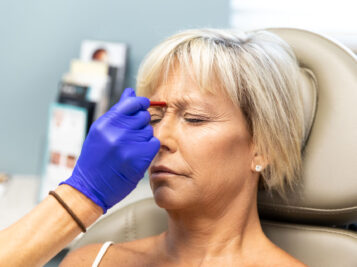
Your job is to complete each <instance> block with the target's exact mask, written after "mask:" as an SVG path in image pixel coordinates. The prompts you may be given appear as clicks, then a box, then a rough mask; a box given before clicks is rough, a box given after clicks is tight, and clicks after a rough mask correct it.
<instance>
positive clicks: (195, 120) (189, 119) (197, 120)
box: [185, 118, 206, 124]
mask: <svg viewBox="0 0 357 267" xmlns="http://www.w3.org/2000/svg"><path fill="white" fill-rule="evenodd" d="M185 121H187V122H189V123H196V124H198V123H203V122H205V121H206V120H203V119H197V118H185Z"/></svg>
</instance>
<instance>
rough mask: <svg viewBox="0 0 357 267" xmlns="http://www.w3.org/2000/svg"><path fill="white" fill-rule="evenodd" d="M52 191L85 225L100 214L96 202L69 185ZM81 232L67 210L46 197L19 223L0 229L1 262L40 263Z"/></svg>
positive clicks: (6, 263) (11, 264)
mask: <svg viewBox="0 0 357 267" xmlns="http://www.w3.org/2000/svg"><path fill="white" fill-rule="evenodd" d="M55 191H56V192H57V194H58V195H59V196H60V197H61V198H62V199H63V200H64V201H65V203H67V205H68V206H69V207H70V208H71V209H72V210H73V211H74V212H75V214H76V215H77V216H78V217H79V218H80V219H81V221H82V222H83V223H84V225H85V226H86V227H88V226H89V225H91V224H92V223H93V222H94V221H96V220H97V219H98V218H99V217H100V216H101V215H102V214H103V210H102V209H101V208H100V207H99V206H98V205H96V204H95V203H94V202H93V201H91V200H90V199H88V198H87V197H86V196H85V195H83V194H82V193H80V192H79V191H77V190H76V189H74V188H72V187H70V186H68V185H61V186H59V187H58V188H57V189H56V190H55ZM80 232H81V229H80V228H79V227H78V225H77V224H76V222H75V221H74V220H73V219H72V217H71V216H70V215H69V214H68V212H67V211H66V210H65V209H64V208H63V207H62V206H61V205H60V204H59V203H58V201H57V200H56V199H55V198H53V197H52V196H48V197H47V198H46V199H44V200H43V201H42V202H41V203H40V204H39V205H38V206H37V207H36V208H34V209H33V210H32V211H30V212H29V213H28V214H27V215H26V216H24V217H23V218H22V219H20V220H19V221H18V222H16V223H15V224H13V225H11V226H10V227H8V228H6V229H4V230H2V231H0V248H1V250H0V265H1V266H11V267H16V266H43V265H44V264H45V263H46V262H48V261H49V260H50V259H51V258H52V257H54V256H55V255H56V254H57V253H58V252H60V251H61V249H63V248H64V247H65V246H66V245H67V244H68V243H69V242H70V241H72V240H73V239H74V238H75V237H76V236H77V235H78V234H79V233H80ZM49 237H53V238H49Z"/></svg>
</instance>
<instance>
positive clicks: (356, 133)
mask: <svg viewBox="0 0 357 267" xmlns="http://www.w3.org/2000/svg"><path fill="white" fill-rule="evenodd" d="M268 30H269V31H271V32H273V33H275V34H277V35H279V36H280V37H281V38H283V39H284V40H285V41H286V42H287V43H289V44H290V46H291V47H292V48H293V50H294V52H295V54H296V56H297V58H298V61H299V62H300V65H301V66H302V67H304V68H307V69H308V70H309V71H311V72H312V73H313V76H314V77H315V78H316V82H317V90H318V93H317V99H318V100H317V108H316V116H315V118H314V123H313V126H312V128H311V132H310V136H309V138H308V140H307V143H306V146H305V150H304V154H303V177H302V179H301V181H300V182H299V186H298V188H297V189H296V191H295V192H289V194H288V196H289V199H288V202H284V201H283V200H282V199H280V198H279V197H278V196H276V195H273V197H271V196H270V195H269V194H268V193H267V192H264V191H261V192H259V211H260V214H261V215H262V217H263V218H270V219H275V220H288V221H292V222H302V223H315V224H316V223H317V224H347V223H350V222H356V221H357V142H356V138H357V104H356V103H357V59H356V56H355V55H354V54H352V52H351V51H349V50H348V49H346V48H344V47H343V46H342V45H340V44H338V43H336V42H334V41H332V40H330V39H328V38H326V37H323V36H321V35H318V34H316V33H312V32H308V31H305V30H298V29H268ZM310 102H311V101H310ZM311 103H313V102H311ZM306 104H307V103H305V108H306ZM307 107H308V105H307ZM312 108H313V107H312ZM310 109H311V107H310ZM309 112H310V111H306V110H305V117H306V114H308V113H309ZM310 115H311V112H310ZM310 117H311V116H310Z"/></svg>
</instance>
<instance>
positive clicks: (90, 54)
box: [80, 40, 128, 106]
mask: <svg viewBox="0 0 357 267" xmlns="http://www.w3.org/2000/svg"><path fill="white" fill-rule="evenodd" d="M127 50H128V47H127V45H126V44H125V43H114V42H105V41H96V40H84V41H83V42H82V44H81V51H80V59H81V60H83V61H100V62H105V63H107V64H108V65H109V69H108V72H109V73H108V75H109V77H110V80H111V81H110V103H109V105H110V106H112V105H113V104H115V103H116V102H117V101H118V100H119V98H120V95H121V93H122V91H123V90H124V80H125V72H126V65H127Z"/></svg>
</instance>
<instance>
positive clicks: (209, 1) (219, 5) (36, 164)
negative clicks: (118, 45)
mask: <svg viewBox="0 0 357 267" xmlns="http://www.w3.org/2000/svg"><path fill="white" fill-rule="evenodd" d="M228 25H229V0H191V1H188V0H180V1H170V0H152V1H144V0H142V1H138V0H128V1H123V0H101V1H98V0H95V1H94V0H75V1H69V0H61V1H59V0H54V1H48V0H33V1H25V0H19V1H9V0H7V1H5V0H4V1H1V2H0V38H1V39H0V55H1V59H0V79H1V84H0V172H9V173H13V174H38V173H39V171H40V167H41V166H40V165H41V164H42V154H43V149H44V145H45V137H46V127H47V112H48V107H49V104H50V102H51V101H53V100H54V99H55V97H56V89H57V85H58V82H59V80H60V79H61V77H62V75H63V74H64V73H65V72H67V71H68V67H69V62H70V60H71V59H72V58H76V57H78V55H79V46H80V43H81V41H82V40H83V39H98V40H106V41H118V42H125V43H127V44H128V45H129V47H130V52H129V66H128V75H127V80H126V82H125V84H126V86H127V87H129V86H131V87H133V86H135V75H136V72H137V69H138V65H139V63H140V61H141V60H142V58H143V57H144V55H145V54H146V53H147V52H148V51H149V50H150V49H151V48H152V47H153V46H154V45H156V44H157V43H159V42H160V41H161V40H163V39H164V38H165V37H167V36H169V35H171V34H173V33H175V32H176V31H178V30H182V29H186V28H196V27H216V28H227V27H228Z"/></svg>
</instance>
